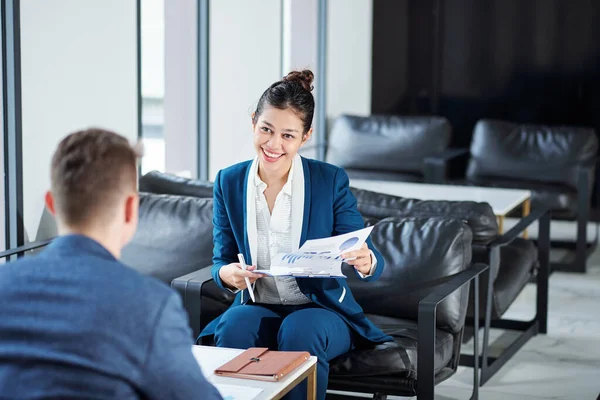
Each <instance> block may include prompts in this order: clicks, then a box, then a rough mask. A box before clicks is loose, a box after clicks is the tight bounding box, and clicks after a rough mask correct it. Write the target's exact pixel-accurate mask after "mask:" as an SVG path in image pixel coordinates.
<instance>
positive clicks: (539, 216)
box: [489, 207, 551, 247]
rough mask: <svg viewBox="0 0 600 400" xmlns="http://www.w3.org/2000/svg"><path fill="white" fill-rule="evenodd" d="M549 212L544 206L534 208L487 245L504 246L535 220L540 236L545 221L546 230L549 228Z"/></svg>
mask: <svg viewBox="0 0 600 400" xmlns="http://www.w3.org/2000/svg"><path fill="white" fill-rule="evenodd" d="M550 214H551V212H550V210H549V209H547V208H545V207H538V208H536V209H535V210H533V211H532V212H531V213H529V215H527V216H526V217H524V218H521V219H520V220H519V222H518V223H517V224H516V225H515V226H513V227H512V228H510V230H509V231H508V232H506V233H505V234H503V235H502V236H499V237H497V238H496V239H494V240H492V241H491V242H490V244H489V246H490V247H502V246H506V245H507V244H509V243H510V242H512V241H513V240H515V239H516V238H517V237H518V236H519V235H520V234H521V233H522V232H523V231H524V230H525V229H527V227H528V226H529V225H531V224H532V223H534V222H535V221H540V225H539V230H540V236H541V233H544V232H541V231H542V227H543V226H545V225H546V223H547V224H548V231H549V230H550V228H549V224H550Z"/></svg>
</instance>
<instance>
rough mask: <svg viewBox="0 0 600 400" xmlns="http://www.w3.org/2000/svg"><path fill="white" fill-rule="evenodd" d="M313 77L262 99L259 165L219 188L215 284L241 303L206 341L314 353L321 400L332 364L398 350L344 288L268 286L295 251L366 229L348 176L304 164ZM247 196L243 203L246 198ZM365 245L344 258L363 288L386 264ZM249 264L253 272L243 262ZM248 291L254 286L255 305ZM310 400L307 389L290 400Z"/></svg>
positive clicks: (293, 76)
mask: <svg viewBox="0 0 600 400" xmlns="http://www.w3.org/2000/svg"><path fill="white" fill-rule="evenodd" d="M313 79H314V75H313V73H312V72H311V71H308V70H304V71H294V72H290V73H289V74H288V75H287V76H285V77H284V78H283V79H282V80H280V81H277V82H275V83H273V84H272V85H271V86H269V87H268V88H267V90H265V92H264V93H263V94H262V96H261V97H260V99H259V101H258V105H257V107H256V111H254V113H252V121H251V122H252V132H253V142H254V148H255V150H256V157H255V159H254V160H250V161H246V162H242V163H239V164H236V165H233V166H231V167H229V168H225V169H223V170H221V171H219V173H218V174H217V176H216V178H215V184H214V191H213V192H214V217H213V225H214V229H213V237H214V250H213V267H212V276H213V278H214V280H215V282H216V283H217V285H219V286H220V287H221V288H223V289H224V290H229V291H232V292H234V293H237V297H236V300H235V301H234V303H233V305H232V306H231V308H229V309H228V310H227V311H226V312H225V313H224V314H223V315H221V316H220V317H219V318H217V319H216V320H214V321H212V322H211V323H210V324H209V325H208V326H207V327H206V328H205V329H204V330H203V331H202V333H201V336H209V335H214V339H215V343H216V344H217V346H221V347H233V348H242V349H246V348H249V347H268V348H269V349H273V350H282V351H308V352H310V353H311V354H312V355H315V356H317V357H318V360H319V361H318V363H319V364H318V368H317V394H318V398H319V399H321V400H322V399H324V398H325V392H326V389H327V380H328V373H329V360H331V359H333V358H335V357H337V356H339V355H341V354H343V353H346V352H348V351H349V350H351V349H352V348H353V347H354V346H355V343H354V341H355V339H360V340H359V341H360V342H364V341H367V342H371V343H382V342H386V341H389V340H392V338H391V337H389V336H387V335H385V334H384V333H383V332H381V330H379V329H378V328H377V327H376V326H375V325H373V324H372V323H371V322H370V321H369V320H368V319H367V318H366V317H365V316H364V313H363V311H362V309H361V307H360V306H359V305H358V303H357V302H356V300H354V297H353V296H352V294H351V292H350V288H349V287H348V284H347V283H346V280H345V279H337V278H330V279H323V278H294V277H265V276H264V275H263V274H258V273H254V272H252V271H254V270H255V269H256V268H257V267H259V268H260V269H267V270H268V269H270V267H271V256H274V255H275V254H277V253H288V252H291V251H295V250H297V249H298V248H299V247H300V246H301V245H302V244H303V243H304V242H305V241H306V240H309V239H319V238H324V237H330V236H334V235H339V234H343V233H348V232H352V231H355V230H358V229H361V228H363V226H364V223H363V219H362V217H361V215H360V213H359V212H358V210H357V208H356V199H355V198H354V196H353V195H352V193H351V192H350V188H349V181H348V175H346V173H345V172H344V170H343V169H341V168H338V167H336V166H333V165H331V164H327V163H324V162H321V161H316V160H310V159H307V158H304V157H301V156H300V155H299V154H298V150H299V149H300V147H302V146H303V145H304V144H305V143H306V141H307V140H308V139H309V138H310V136H311V135H312V128H311V125H312V119H313V114H314V109H315V101H314V98H313V95H312V93H311V91H312V82H313ZM240 193H244V196H240ZM370 247H371V248H372V243H371V242H370V240H368V239H367V243H365V244H364V245H363V247H362V248H361V249H359V250H355V251H347V252H346V253H345V254H343V255H342V256H343V257H344V258H345V259H346V260H347V263H348V264H350V265H352V266H354V268H355V270H356V273H357V275H358V276H359V278H360V279H362V280H365V281H372V280H375V279H377V278H378V277H379V276H380V275H381V272H382V271H383V267H384V262H383V258H382V257H381V255H380V254H379V253H377V251H376V250H375V249H373V250H370V249H369V248H370ZM238 254H241V255H243V258H244V259H246V260H248V262H249V263H248V264H249V265H250V266H248V267H247V268H242V267H241V265H240V263H238V262H237V255H238ZM247 285H254V295H255V297H254V298H253V300H252V301H249V299H250V298H249V294H250V293H249V291H248V290H247V289H248V287H247ZM300 398H304V399H306V385H299V386H297V387H296V388H295V389H293V390H292V391H291V392H290V393H289V394H288V396H287V397H286V399H300Z"/></svg>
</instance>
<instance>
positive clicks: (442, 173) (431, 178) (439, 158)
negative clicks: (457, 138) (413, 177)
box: [423, 149, 469, 184]
mask: <svg viewBox="0 0 600 400" xmlns="http://www.w3.org/2000/svg"><path fill="white" fill-rule="evenodd" d="M466 154H469V149H446V150H444V151H443V152H441V153H438V154H436V155H433V156H428V157H425V159H424V160H423V162H424V166H423V167H424V171H423V174H424V175H425V182H426V183H438V184H442V183H444V182H445V181H446V179H447V173H448V171H447V170H448V163H449V162H450V161H451V160H452V159H454V158H458V157H460V156H463V155H466Z"/></svg>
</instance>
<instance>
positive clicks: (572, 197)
mask: <svg viewBox="0 0 600 400" xmlns="http://www.w3.org/2000/svg"><path fill="white" fill-rule="evenodd" d="M466 183H467V184H468V185H476V186H487V187H497V188H507V189H526V190H531V191H532V195H531V206H532V208H535V207H536V206H539V205H545V206H546V207H549V208H550V209H552V210H553V211H558V212H561V213H564V214H568V215H575V213H576V210H577V192H576V191H575V190H573V189H572V188H571V187H569V186H567V185H561V184H557V183H544V182H534V181H521V180H513V179H499V178H492V177H480V178H477V179H471V180H468V181H466Z"/></svg>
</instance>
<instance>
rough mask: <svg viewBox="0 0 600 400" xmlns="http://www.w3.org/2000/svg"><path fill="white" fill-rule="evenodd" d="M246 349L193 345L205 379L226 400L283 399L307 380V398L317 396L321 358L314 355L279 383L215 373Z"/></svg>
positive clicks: (313, 398)
mask: <svg viewBox="0 0 600 400" xmlns="http://www.w3.org/2000/svg"><path fill="white" fill-rule="evenodd" d="M243 352H244V350H240V349H230V348H224V347H213V346H192V353H193V354H194V357H195V358H196V361H197V362H198V365H200V368H201V369H202V372H203V373H204V376H206V377H207V379H208V380H209V381H210V382H211V383H212V384H213V385H215V386H216V387H217V389H218V390H219V391H220V392H221V395H223V398H224V400H250V399H252V400H268V399H280V398H282V397H283V396H284V395H285V394H286V393H287V392H289V391H290V390H292V389H293V388H294V387H295V386H296V385H297V384H299V383H300V382H302V381H303V380H304V379H307V383H308V390H307V399H308V400H315V399H316V395H317V357H315V356H311V357H310V358H309V359H308V360H306V361H305V362H304V363H303V364H302V365H300V366H299V367H298V368H296V369H295V370H294V371H292V373H290V374H289V375H288V376H287V377H285V378H283V379H282V380H280V381H278V382H265V381H257V380H251V379H240V378H230V377H225V376H216V375H215V374H214V370H215V369H217V368H218V367H220V366H221V365H223V364H225V363H226V362H227V361H229V360H231V359H232V358H234V357H236V356H238V355H239V354H241V353H243Z"/></svg>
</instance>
